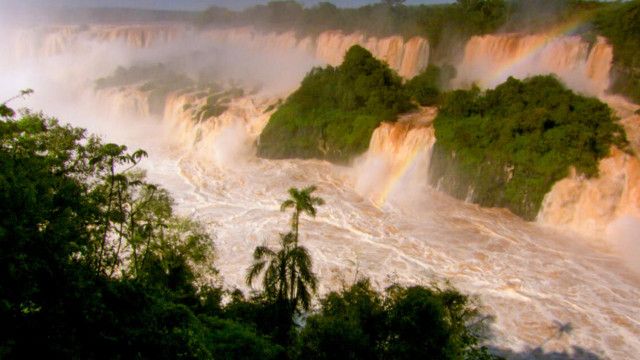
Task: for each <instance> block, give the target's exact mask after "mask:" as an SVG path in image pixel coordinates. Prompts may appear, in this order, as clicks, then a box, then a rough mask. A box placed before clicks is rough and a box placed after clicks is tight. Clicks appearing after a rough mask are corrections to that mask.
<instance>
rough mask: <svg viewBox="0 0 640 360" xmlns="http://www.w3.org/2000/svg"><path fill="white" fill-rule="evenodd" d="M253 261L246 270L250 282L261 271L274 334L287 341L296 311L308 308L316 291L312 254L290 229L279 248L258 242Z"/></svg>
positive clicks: (249, 282) (281, 240) (248, 283)
mask: <svg viewBox="0 0 640 360" xmlns="http://www.w3.org/2000/svg"><path fill="white" fill-rule="evenodd" d="M253 260H254V262H253V264H252V265H251V266H250V267H249V270H248V272H247V277H246V281H247V285H249V286H251V285H252V283H253V282H254V280H255V279H256V278H257V277H258V276H259V275H260V274H263V277H262V288H263V291H264V294H265V295H266V297H267V299H268V300H269V301H271V302H272V303H274V304H275V310H276V312H277V314H276V319H277V321H278V329H279V331H277V337H278V338H279V340H280V342H283V343H284V342H286V340H287V337H288V334H289V330H290V329H291V326H292V324H293V317H294V315H295V313H296V311H299V310H309V308H310V306H311V296H312V295H313V294H314V293H315V292H316V288H317V282H318V280H317V278H316V276H315V274H314V273H313V271H312V261H311V256H310V255H309V252H308V251H307V249H306V248H304V247H302V246H299V245H298V242H297V240H296V238H295V236H294V234H293V233H287V234H281V235H280V249H279V250H273V249H271V248H269V247H267V246H258V247H257V248H256V249H255V251H254V252H253Z"/></svg>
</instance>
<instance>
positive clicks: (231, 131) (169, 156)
mask: <svg viewBox="0 0 640 360" xmlns="http://www.w3.org/2000/svg"><path fill="white" fill-rule="evenodd" d="M165 28H166V29H165ZM169 28H174V29H177V30H168V29H169ZM144 29H147V30H148V31H147V30H144ZM163 29H165V30H163ZM52 31H53V32H52ZM58 32H59V34H58ZM97 33H99V34H103V35H90V34H97ZM48 34H49V35H48ZM53 34H57V35H53ZM163 34H165V35H163ZM50 35H51V37H50V39H49V40H46V38H47V37H49V36H50ZM20 36H22V37H21V38H20V37H19V39H22V40H21V41H18V44H17V45H16V46H17V47H16V48H15V49H14V55H15V53H20V54H22V55H24V56H26V55H29V56H33V57H39V56H44V55H47V56H50V57H51V62H52V63H53V65H56V66H57V65H59V64H58V62H60V61H61V60H64V59H65V58H64V57H61V56H60V55H64V56H66V57H68V58H70V59H71V58H73V59H74V61H80V60H81V62H82V64H83V66H81V67H79V66H75V67H74V66H73V65H69V64H71V62H69V63H67V64H66V65H67V66H66V67H65V68H68V69H69V70H68V72H69V73H73V71H76V72H78V73H77V74H76V75H77V78H78V79H81V78H83V77H90V78H91V81H93V80H95V78H96V77H99V76H104V75H105V74H103V73H102V72H106V71H110V70H113V69H114V68H115V67H116V66H118V65H123V66H127V65H131V64H129V63H126V61H125V63H124V64H120V63H118V64H115V63H114V64H111V67H110V68H109V69H107V70H103V71H96V74H94V73H93V72H91V73H90V75H88V73H83V72H85V71H87V69H94V68H99V69H98V70H101V69H102V68H107V66H103V64H104V62H100V63H99V64H101V65H100V66H97V65H95V66H88V65H87V64H93V61H94V60H95V59H99V60H101V61H106V60H107V59H108V56H105V55H104V54H109V51H110V50H114V51H118V55H121V54H130V53H135V54H136V56H138V55H139V54H138V52H140V53H142V55H150V56H148V57H147V58H144V57H143V58H144V59H148V58H150V59H152V60H156V59H161V60H160V61H162V59H164V58H162V57H161V56H160V55H158V54H161V55H162V54H164V55H166V53H168V52H169V51H167V50H166V49H164V48H163V46H165V45H167V44H170V43H172V42H176V41H175V40H177V39H181V37H183V36H185V37H186V36H198V41H204V42H206V41H207V39H208V41H210V42H213V43H217V44H220V47H221V48H224V47H233V46H236V47H238V46H239V45H238V44H242V46H245V47H252V48H253V49H255V50H256V51H255V52H254V54H257V55H260V56H256V59H258V61H255V63H258V62H261V61H262V60H264V58H265V56H271V55H272V54H276V55H280V56H282V53H284V51H283V50H287V51H289V52H296V53H303V54H307V55H312V56H313V57H315V58H316V59H320V60H321V62H326V63H332V62H333V61H339V59H340V57H341V56H342V55H343V54H344V51H346V49H347V48H348V46H350V44H355V43H358V44H361V45H363V46H365V47H367V48H369V49H370V50H372V52H373V53H374V55H376V56H377V57H379V58H381V59H383V60H385V61H387V62H389V63H390V64H392V65H393V66H394V68H396V69H398V70H399V71H400V73H401V74H403V76H406V77H408V76H410V75H411V74H415V73H416V72H417V71H419V69H422V68H424V66H426V64H427V61H428V42H427V41H426V40H424V39H420V38H414V39H410V40H409V41H404V40H402V39H401V38H399V37H389V38H383V39H377V38H367V37H365V36H363V35H361V34H343V33H340V32H335V31H332V32H326V33H323V34H321V35H320V36H319V37H318V38H314V39H312V38H302V39H299V38H297V37H296V36H295V34H294V33H281V34H275V33H273V34H260V33H259V32H257V31H255V30H254V29H249V28H244V29H226V30H219V29H218V30H207V31H204V32H202V33H196V32H195V31H194V30H192V29H189V28H186V27H182V26H179V25H153V26H149V27H145V26H122V27H117V26H104V25H102V26H89V27H83V28H80V27H64V28H62V27H56V28H54V30H51V29H49V30H43V31H41V32H34V31H31V30H28V31H26V32H22V35H20ZM501 37H502V38H501ZM43 39H45V40H43ZM194 41H195V40H194ZM112 43H113V46H111V44H112ZM87 44H91V46H90V47H86V45H87ZM86 49H89V50H91V51H93V50H95V49H98V50H100V52H97V53H92V52H90V53H86V52H84V50H86ZM175 49H181V48H180V47H176V48H175ZM105 50H107V51H105ZM127 51H128V52H127ZM147 51H148V53H147ZM278 53H280V54H278ZM96 54H98V55H96ZM234 54H235V53H234ZM240 54H244V53H240ZM527 54H529V55H527ZM531 54H533V55H531ZM203 56H205V55H203ZM207 56H209V57H210V58H207V59H206V60H207V61H211V62H213V61H215V56H216V53H213V54H209V55H207ZM474 57H475V59H474ZM113 58H114V59H116V58H119V57H116V56H114V57H113ZM123 58H126V56H123ZM233 59H234V60H236V61H244V59H241V58H239V57H236V58H233ZM296 59H298V58H296ZM527 59H528V60H527ZM476 62H477V64H475V65H474V63H476ZM492 62H493V63H494V64H499V66H498V67H497V68H499V71H495V73H494V72H492V71H491V69H492V67H491V66H490V64H491V63H492ZM610 62H611V48H610V47H609V46H608V45H607V44H606V42H605V40H604V39H598V40H597V41H596V42H595V43H594V44H592V45H589V44H586V43H583V42H582V41H581V40H580V39H578V38H576V37H561V38H549V37H544V36H541V37H535V36H529V37H527V36H520V35H513V34H511V35H492V36H487V37H479V38H474V39H472V40H471V41H470V42H469V44H468V45H467V54H465V57H464V60H463V63H462V64H461V66H460V68H459V72H458V73H459V75H460V76H459V77H458V79H457V80H456V81H458V83H459V84H469V83H471V82H478V83H479V84H481V85H483V86H493V85H495V84H496V83H499V82H500V81H502V80H504V79H506V76H508V75H514V76H526V75H532V74H537V73H549V72H552V73H556V74H558V76H560V77H561V78H562V79H563V81H565V82H566V83H567V84H569V85H570V86H572V87H574V88H575V89H577V90H580V91H584V92H587V93H589V94H592V95H598V96H602V98H603V99H605V100H606V101H609V102H610V104H612V105H614V106H615V107H616V109H619V110H620V109H623V108H624V110H625V111H624V120H623V124H625V127H626V128H627V130H628V133H629V137H630V140H631V141H632V143H633V146H634V148H635V149H639V148H640V146H639V145H640V142H639V140H640V137H639V136H638V134H639V133H640V132H639V131H637V130H638V129H640V127H638V126H637V124H638V123H639V122H640V119H638V116H637V115H634V116H632V115H631V114H632V113H633V111H635V109H636V108H637V107H635V106H634V105H630V104H626V103H623V102H622V101H621V100H620V99H619V98H614V97H611V96H609V95H605V94H604V90H605V89H606V87H607V86H608V85H607V84H608V73H609V66H610ZM77 63H78V62H73V64H77ZM85 63H86V64H85ZM27 65H28V64H27ZM256 65H257V64H256ZM304 65H305V66H307V65H310V64H309V63H305V64H304ZM56 66H51V67H45V68H39V69H40V70H39V71H40V72H38V73H37V75H38V76H41V75H42V74H41V73H42V72H47V75H49V76H50V77H51V78H53V80H55V82H56V84H59V86H55V87H54V86H51V87H48V88H46V89H45V90H44V91H47V90H49V91H50V92H52V93H54V95H58V94H57V92H59V93H63V92H70V88H71V86H64V85H66V83H65V81H67V79H69V78H72V77H71V76H66V74H67V73H66V72H65V77H60V76H59V75H58V74H57V72H56V69H59V66H58V67H56ZM474 66H475V67H474ZM527 67H529V68H527ZM42 69H44V70H42ZM309 69H310V66H308V67H307V68H306V70H305V71H308V70H309ZM3 71H4V70H3ZM280 73H284V71H282V72H279V74H278V75H279V76H282V75H281V74H280ZM7 74H9V75H11V74H12V73H11V72H10V71H7ZM107 74H108V73H107ZM31 78H32V79H35V77H31ZM298 81H299V79H298ZM36 85H38V84H29V86H30V87H34V88H35V89H36V93H35V94H34V96H33V99H38V96H41V95H47V94H43V93H42V91H40V90H39V88H38V87H37V86H36ZM92 85H93V83H92V82H86V81H74V82H73V86H85V87H84V88H81V89H78V91H79V92H81V91H84V92H85V93H87V94H91V95H92V96H93V95H96V96H97V98H98V100H99V101H98V103H100V104H102V106H101V107H100V109H103V108H104V109H105V110H106V111H104V112H102V111H101V110H97V108H94V107H92V105H93V103H92V102H90V101H87V99H89V98H90V96H86V97H83V98H82V100H83V101H78V99H79V98H78V97H77V96H76V95H77V93H73V92H70V95H69V96H67V97H65V98H63V99H67V98H68V99H70V101H67V102H66V103H65V104H64V106H65V107H66V108H67V109H68V111H67V112H66V113H65V112H60V113H59V114H55V115H59V116H60V118H61V119H65V120H66V119H69V120H70V121H75V120H76V119H77V118H80V119H81V120H85V121H88V123H86V122H85V123H81V122H80V121H78V122H76V124H82V125H84V126H87V127H89V130H90V131H93V129H95V128H96V127H100V129H101V130H103V131H102V134H103V135H107V136H109V135H112V134H113V133H118V132H119V133H124V134H123V135H124V136H123V138H124V139H126V140H132V141H133V142H132V143H127V144H128V145H129V146H130V147H131V148H136V147H143V148H145V149H147V150H148V151H149V154H150V159H148V160H147V161H145V162H146V163H147V164H150V165H149V166H148V168H147V171H148V172H149V173H150V178H151V179H153V180H154V181H158V182H160V184H161V185H163V186H165V187H167V188H168V189H169V190H171V191H172V193H173V194H174V196H175V197H176V203H177V209H178V211H180V212H181V213H185V214H190V215H192V216H195V217H197V218H199V219H201V220H203V222H204V223H205V224H206V226H207V227H208V229H209V230H210V231H211V233H212V234H214V236H215V239H216V240H215V241H216V247H217V251H218V253H219V254H218V255H219V260H217V262H216V266H217V267H218V268H219V269H220V271H221V274H222V276H223V278H224V280H225V281H226V285H227V286H229V287H235V286H243V284H244V280H243V275H244V271H245V270H246V267H247V265H248V264H249V262H250V261H251V258H250V256H251V251H252V250H253V249H254V248H255V246H256V245H258V244H262V243H265V242H266V243H269V242H270V241H272V239H275V238H277V234H278V232H281V231H282V230H283V229H284V228H285V227H286V221H287V218H286V216H285V215H283V214H282V213H280V211H279V207H278V204H279V203H278V201H279V200H281V199H280V198H279V196H284V194H285V193H286V190H287V189H288V187H290V186H296V187H302V186H307V185H309V184H317V185H318V186H319V192H320V193H321V196H322V197H323V198H325V199H326V200H327V205H326V206H324V207H322V208H321V209H320V211H319V213H318V217H317V218H315V219H306V218H305V220H304V223H303V225H304V227H305V234H304V238H303V239H302V241H304V242H305V245H306V246H308V248H309V249H310V251H311V255H312V257H313V259H314V269H316V271H317V272H318V274H319V276H320V278H321V288H320V291H321V293H326V292H328V291H330V290H334V289H335V288H337V287H339V286H340V285H341V284H345V283H348V282H350V281H352V279H354V278H355V277H356V276H357V275H358V274H365V273H366V274H367V276H370V277H371V280H372V282H373V284H375V285H376V286H379V287H384V286H387V285H389V284H390V282H395V281H397V282H401V283H407V284H414V283H425V282H429V281H431V280H438V279H439V277H440V276H441V277H443V278H447V279H450V280H451V281H452V283H453V284H454V285H456V286H458V287H459V288H461V289H462V290H463V291H465V292H468V293H471V294H477V295H478V296H479V297H480V299H481V301H482V303H483V304H485V307H484V308H483V311H486V312H487V313H488V314H492V315H496V322H495V323H494V324H493V326H492V328H493V330H494V331H495V333H496V336H495V338H494V339H492V340H491V345H495V346H498V347H501V348H508V349H513V350H516V351H517V350H520V349H523V348H526V347H531V346H538V345H540V344H544V348H545V350H558V351H564V350H569V351H571V349H572V347H573V346H580V347H583V348H585V349H589V350H593V351H595V352H596V353H597V354H599V355H602V356H603V357H605V358H607V357H608V358H632V357H633V356H635V354H637V353H638V351H639V350H640V341H639V340H638V339H640V330H639V329H640V328H639V327H638V324H639V323H640V322H639V321H640V320H639V319H638V315H637V314H638V303H637V298H638V297H639V296H640V290H638V282H637V280H636V279H635V278H633V275H629V274H628V268H627V267H625V266H623V265H621V264H620V260H619V257H618V256H614V255H613V253H612V252H611V251H609V250H608V249H604V250H603V249H601V248H596V249H594V248H593V247H591V246H590V245H589V246H587V245H584V244H583V243H582V242H581V241H580V240H579V239H580V238H579V237H576V236H566V235H564V234H562V233H559V232H556V231H551V230H549V229H546V228H545V227H543V226H539V225H538V224H535V223H534V224H532V223H526V222H524V221H522V220H521V219H518V218H516V217H515V216H513V215H511V214H509V213H508V212H506V211H504V210H501V209H481V208H479V207H477V206H474V205H472V204H465V203H463V202H460V201H457V200H454V199H452V198H450V197H447V196H445V195H443V194H440V193H438V192H437V191H435V190H433V189H429V188H427V186H426V181H425V177H426V176H427V169H428V166H429V163H428V161H429V158H430V150H431V148H432V146H433V144H434V142H435V137H434V131H433V127H432V125H431V120H432V119H433V117H434V116H435V111H434V110H433V109H429V108H425V109H421V110H420V111H418V112H416V113H414V114H409V115H406V116H404V117H403V118H401V119H399V121H397V122H395V123H384V124H382V125H381V126H380V127H379V128H378V129H376V130H375V131H374V133H373V136H372V139H371V142H370V147H369V150H368V151H367V152H366V153H365V154H363V155H362V156H361V157H360V158H358V159H357V160H356V161H354V164H353V165H352V166H349V167H339V166H334V165H331V164H329V163H326V162H322V161H315V160H305V161H301V160H279V161H272V160H262V159H258V158H256V157H255V156H254V155H253V154H254V152H253V151H254V141H255V139H256V138H257V137H258V135H259V134H260V132H261V130H262V128H263V127H264V125H265V124H266V122H267V121H268V119H269V117H270V115H271V113H272V111H273V110H272V108H273V107H272V105H274V104H276V103H277V101H278V99H282V98H284V97H285V96H286V94H268V95H265V94H264V93H260V92H258V93H252V92H249V95H246V94H245V95H243V96H238V97H235V98H233V99H231V100H230V102H229V103H228V108H227V109H226V110H225V111H224V112H222V113H221V114H218V115H217V116H212V117H208V118H205V119H202V118H200V117H199V116H198V113H197V111H198V109H199V108H201V107H202V106H204V105H205V102H206V101H207V100H206V96H204V97H203V96H201V95H200V94H199V93H198V91H197V90H193V91H192V90H190V89H185V90H182V91H172V92H169V93H168V94H166V96H165V101H164V112H163V114H161V115H157V114H153V113H151V111H150V109H149V103H150V99H149V96H150V94H149V93H148V92H144V91H141V90H140V84H139V83H136V84H132V85H127V86H122V87H120V86H118V87H112V88H105V89H101V90H98V91H95V89H94V88H93V86H92ZM52 89H53V90H52ZM3 90H4V89H3ZM289 90H291V89H289ZM5 92H7V91H5ZM13 92H14V90H12V92H7V95H8V96H10V95H12V94H13ZM2 95H4V94H2ZM45 97H46V96H43V98H45ZM59 99H60V98H56V97H53V96H52V97H51V100H50V103H51V104H60V103H61V102H62V101H58V100H59ZM618 101H620V102H618ZM45 103H46V101H42V102H41V103H38V104H39V105H37V106H41V108H42V109H44V110H45V111H48V110H47V109H48V108H49V107H47V106H45V105H46V104H45ZM40 104H42V105H40ZM60 107H61V105H59V106H58V108H60ZM82 108H86V110H85V111H84V112H80V113H79V114H77V113H76V111H79V110H78V109H82ZM124 113H128V114H129V115H128V116H126V117H122V120H121V121H119V122H115V121H114V120H115V119H114V118H118V117H121V116H122V114H124ZM620 114H621V115H623V112H622V111H621V110H620ZM74 116H75V117H74ZM87 119H90V120H87ZM138 123H144V124H143V126H140V128H136V126H135V125H136V124H138ZM92 126H95V127H93V128H92ZM634 129H635V132H634ZM108 140H109V141H112V140H113V141H116V142H120V141H121V140H120V139H118V138H116V139H112V138H108ZM636 151H637V150H636ZM600 168H601V177H600V178H598V179H581V178H578V177H569V178H568V179H565V180H562V181H561V182H559V183H558V184H557V185H556V187H554V189H553V190H552V191H551V193H550V194H548V196H547V198H546V199H545V206H544V208H543V210H542V211H541V214H540V222H541V223H543V224H551V225H556V226H559V227H562V228H569V229H574V230H580V228H587V229H589V231H590V232H591V231H593V232H602V231H604V232H605V233H606V232H609V230H611V231H614V232H615V231H618V232H620V231H621V232H627V233H628V229H629V228H633V226H635V225H634V224H635V223H634V222H633V221H628V217H629V216H631V217H633V216H637V214H638V213H637V204H638V201H640V198H639V192H638V185H637V184H638V183H639V176H640V175H639V174H638V172H639V171H640V166H639V165H638V159H637V157H635V156H631V155H628V154H624V153H622V152H618V151H616V152H613V153H612V155H611V156H610V157H609V158H607V159H605V160H603V161H602V162H601V164H600ZM634 206H635V208H634ZM634 214H636V215H634ZM589 219H591V220H589ZM589 221H592V222H591V223H589ZM612 224H613V225H612ZM359 271H360V272H359ZM556 321H561V322H563V323H571V324H572V326H573V327H574V329H575V330H574V331H573V333H572V334H571V336H564V337H562V338H557V337H556V336H555V335H557V328H556V327H555V325H554V324H555V322H556ZM603 333H606V334H607V336H602V335H601V334H603ZM550 339H551V340H550Z"/></svg>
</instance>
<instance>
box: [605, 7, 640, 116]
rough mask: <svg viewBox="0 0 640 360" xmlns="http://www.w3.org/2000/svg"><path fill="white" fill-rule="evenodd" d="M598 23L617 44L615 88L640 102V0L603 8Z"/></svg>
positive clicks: (614, 63)
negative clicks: (639, 56)
mask: <svg viewBox="0 0 640 360" xmlns="http://www.w3.org/2000/svg"><path fill="white" fill-rule="evenodd" d="M595 25H596V29H597V31H598V32H599V33H601V34H603V35H604V36H606V37H607V39H608V40H609V41H610V42H611V44H612V45H613V52H614V61H613V65H614V66H613V84H612V87H611V90H613V91H614V92H618V93H621V94H624V95H626V96H628V97H629V98H630V99H632V100H633V101H635V102H637V103H638V102H640V59H639V58H638V53H640V1H638V0H634V1H628V2H619V3H616V4H613V5H611V6H610V7H607V8H605V9H603V10H602V11H600V12H599V13H598V14H597V16H596V19H595Z"/></svg>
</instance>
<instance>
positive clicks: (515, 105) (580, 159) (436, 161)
mask: <svg viewBox="0 0 640 360" xmlns="http://www.w3.org/2000/svg"><path fill="white" fill-rule="evenodd" d="M434 126H435V130H436V137H437V139H438V141H437V142H436V145H435V148H434V152H433V158H432V161H431V168H430V179H431V182H432V183H433V184H434V185H437V186H439V187H440V188H442V189H443V190H445V191H447V192H448V193H450V194H452V195H454V196H456V197H458V198H461V199H466V198H471V200H472V201H473V202H475V203H478V204H480V205H483V206H498V207H506V208H508V209H510V210H511V211H513V212H514V213H516V214H518V215H520V216H522V217H523V218H525V219H529V220H531V219H533V218H534V217H535V216H536V214H537V213H538V210H539V208H540V205H541V203H542V199H543V197H544V195H545V194H546V193H547V192H548V191H549V190H550V189H551V186H552V185H553V184H554V183H555V182H556V181H558V180H560V179H562V178H564V177H565V176H567V175H568V173H569V169H570V168H571V167H574V168H575V169H576V170H577V171H578V172H579V173H582V174H585V175H586V176H596V175H597V174H598V160H599V159H601V158H603V157H605V156H606V155H607V154H608V153H609V148H610V146H612V145H615V146H618V147H619V148H622V149H627V148H628V144H627V140H626V137H625V133H624V130H623V129H622V127H621V126H620V125H618V124H617V123H616V122H615V119H614V117H613V115H612V111H611V109H610V108H609V107H608V106H607V105H605V104H603V103H601V102H600V101H599V100H597V99H595V98H585V97H582V96H579V95H576V94H574V93H573V92H571V91H570V90H567V89H566V88H565V87H564V86H563V85H562V84H561V83H560V82H559V81H558V80H557V79H556V78H554V77H551V76H536V77H533V78H529V79H527V80H524V81H520V80H516V79H514V78H509V79H508V80H507V81H506V82H505V83H504V84H502V85H500V86H498V87H496V88H495V89H494V90H488V91H486V93H484V94H482V93H480V91H479V90H478V89H477V88H476V89H472V90H469V91H466V90H457V91H453V92H451V93H449V94H448V95H447V97H446V99H445V101H444V104H443V106H442V108H441V111H440V113H439V115H438V117H437V118H436V119H435V122H434Z"/></svg>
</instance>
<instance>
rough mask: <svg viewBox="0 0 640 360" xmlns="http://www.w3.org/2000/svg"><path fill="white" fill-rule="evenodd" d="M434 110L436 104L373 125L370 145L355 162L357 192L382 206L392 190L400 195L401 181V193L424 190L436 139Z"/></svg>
mask: <svg viewBox="0 0 640 360" xmlns="http://www.w3.org/2000/svg"><path fill="white" fill-rule="evenodd" d="M436 114H437V109H436V108H422V109H420V111H417V112H415V113H411V114H407V115H404V116H403V117H401V118H400V119H399V120H398V121H397V122H395V123H382V124H381V125H380V126H379V127H378V128H376V129H375V131H374V132H373V135H372V136H371V141H370V143H369V149H368V150H367V152H366V153H365V154H363V155H362V156H361V157H360V158H358V159H356V160H355V162H354V166H353V168H354V183H355V190H356V192H358V193H359V194H360V195H362V196H365V197H367V198H369V199H371V200H372V201H373V202H374V204H376V205H377V206H382V205H384V203H385V202H386V200H387V198H388V197H389V195H391V194H392V193H396V194H394V195H400V194H397V192H396V190H398V189H397V187H398V185H400V184H402V189H401V190H402V191H401V192H402V194H403V195H410V193H411V191H414V190H415V191H423V190H424V189H423V187H424V185H425V181H424V180H425V179H426V177H427V175H428V170H429V160H430V158H431V149H432V148H433V145H434V144H435V142H436V138H435V131H434V128H433V126H432V124H431V122H432V121H433V119H434V118H435V116H436Z"/></svg>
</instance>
